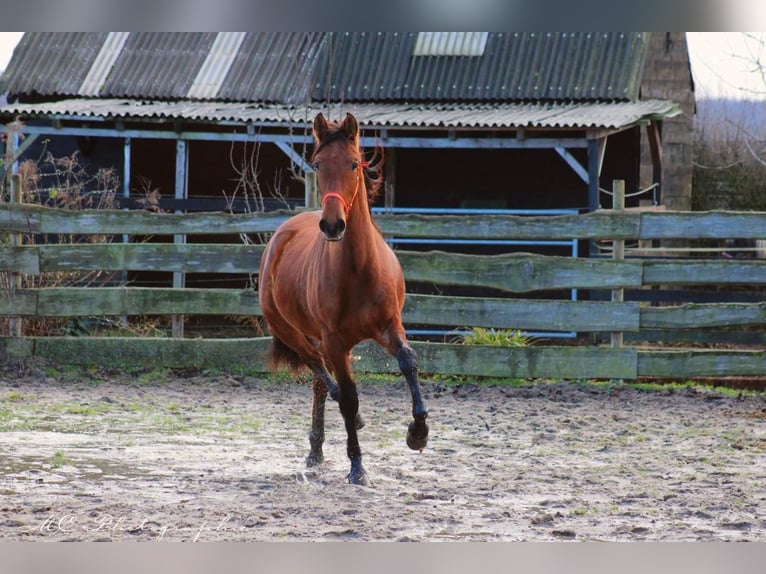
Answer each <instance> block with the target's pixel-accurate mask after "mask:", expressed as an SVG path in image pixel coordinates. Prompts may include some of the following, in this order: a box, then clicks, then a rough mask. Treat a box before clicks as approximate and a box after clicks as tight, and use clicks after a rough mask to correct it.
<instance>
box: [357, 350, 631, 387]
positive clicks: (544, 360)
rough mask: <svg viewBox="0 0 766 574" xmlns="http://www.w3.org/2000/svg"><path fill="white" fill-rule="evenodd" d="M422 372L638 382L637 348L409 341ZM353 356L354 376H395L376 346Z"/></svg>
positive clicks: (391, 364) (394, 367)
mask: <svg viewBox="0 0 766 574" xmlns="http://www.w3.org/2000/svg"><path fill="white" fill-rule="evenodd" d="M411 344H412V347H413V349H414V350H415V352H416V353H417V355H418V365H419V366H420V370H421V372H423V373H426V374H453V375H467V376H476V377H509V378H620V379H633V378H635V377H636V351H635V349H629V348H623V349H610V348H606V347H534V346H533V347H485V346H478V345H450V344H445V343H424V342H419V341H413V342H411ZM353 355H354V358H355V364H354V369H355V370H357V371H360V372H362V371H368V372H386V373H398V372H399V370H398V365H397V363H396V359H394V358H393V357H390V356H389V355H387V354H386V353H385V352H384V351H382V350H381V349H380V347H378V346H377V345H373V344H368V343H365V344H362V345H358V346H357V347H356V348H355V349H354V351H353Z"/></svg>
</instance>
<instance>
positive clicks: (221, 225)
mask: <svg viewBox="0 0 766 574" xmlns="http://www.w3.org/2000/svg"><path fill="white" fill-rule="evenodd" d="M295 213H297V212H295V211H287V210H280V211H270V212H267V213H246V214H230V213H222V212H215V213H185V214H180V213H154V212H149V211H125V210H107V209H85V210H67V209H56V208H51V207H42V206H39V205H30V204H24V205H13V206H12V205H9V204H0V231H15V232H20V233H35V234H65V235H69V234H74V235H87V234H90V233H92V234H96V235H122V234H129V235H176V234H186V235H213V234H215V235H223V234H229V233H271V232H273V231H274V230H275V229H276V228H277V227H279V225H280V224H282V223H283V222H285V221H287V220H288V219H289V218H290V217H292V216H293V215H295Z"/></svg>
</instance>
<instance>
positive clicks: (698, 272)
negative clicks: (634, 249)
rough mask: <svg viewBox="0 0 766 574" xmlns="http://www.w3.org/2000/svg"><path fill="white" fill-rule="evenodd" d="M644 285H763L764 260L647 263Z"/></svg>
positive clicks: (654, 261)
mask: <svg viewBox="0 0 766 574" xmlns="http://www.w3.org/2000/svg"><path fill="white" fill-rule="evenodd" d="M643 263H644V278H643V282H644V285H661V284H665V285H699V284H705V283H713V284H719V285H733V284H748V283H749V284H753V283H766V260H750V261H746V260H741V259H729V260H705V261H699V260H693V259H678V260H646V261H644V262H643Z"/></svg>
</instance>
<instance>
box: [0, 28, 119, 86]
mask: <svg viewBox="0 0 766 574" xmlns="http://www.w3.org/2000/svg"><path fill="white" fill-rule="evenodd" d="M106 36H107V33H106V32H25V33H24V35H23V36H22V37H21V40H20V41H19V43H18V45H17V46H16V49H15V50H14V51H13V57H12V58H11V61H10V62H9V63H8V67H7V68H6V69H5V72H4V74H3V78H6V79H7V82H8V83H6V84H5V89H7V90H10V91H11V92H12V93H17V94H29V95H33V94H40V95H44V96H59V95H63V96H74V95H77V92H78V91H79V89H80V86H81V85H82V83H83V80H84V79H85V78H86V77H87V75H88V71H89V70H90V68H91V66H92V64H93V61H94V60H95V59H96V56H98V53H99V51H100V50H101V46H102V45H103V44H104V41H105V40H106Z"/></svg>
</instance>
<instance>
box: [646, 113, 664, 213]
mask: <svg viewBox="0 0 766 574" xmlns="http://www.w3.org/2000/svg"><path fill="white" fill-rule="evenodd" d="M646 136H647V139H648V140H649V151H650V153H651V156H652V183H654V184H656V187H655V188H654V192H653V193H652V205H659V204H660V203H662V183H663V182H662V172H663V170H662V163H663V162H662V122H661V121H660V120H653V121H651V122H650V123H649V125H648V126H646Z"/></svg>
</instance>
